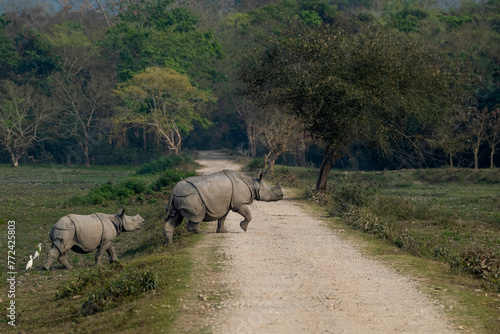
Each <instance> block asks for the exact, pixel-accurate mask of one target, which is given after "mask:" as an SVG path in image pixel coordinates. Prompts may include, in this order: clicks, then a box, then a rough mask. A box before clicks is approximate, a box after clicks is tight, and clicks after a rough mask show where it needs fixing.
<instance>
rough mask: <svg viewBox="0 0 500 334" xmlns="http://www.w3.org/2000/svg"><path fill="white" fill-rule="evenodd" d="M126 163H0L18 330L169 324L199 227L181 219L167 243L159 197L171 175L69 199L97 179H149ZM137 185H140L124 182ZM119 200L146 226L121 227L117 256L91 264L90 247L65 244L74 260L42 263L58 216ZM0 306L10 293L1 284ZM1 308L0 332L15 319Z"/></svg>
mask: <svg viewBox="0 0 500 334" xmlns="http://www.w3.org/2000/svg"><path fill="white" fill-rule="evenodd" d="M135 173H136V168H128V167H89V168H86V167H62V166H22V167H19V168H12V167H10V166H8V165H0V201H1V202H2V212H1V217H0V229H2V231H3V232H2V233H1V234H0V235H1V236H2V237H3V238H5V239H4V240H2V241H1V242H0V252H1V254H5V256H3V257H0V267H1V268H2V270H0V280H1V283H0V288H1V289H2V291H7V284H6V275H7V274H6V273H7V270H5V269H6V268H7V250H8V248H7V244H6V241H7V233H6V232H7V222H8V221H12V220H14V221H16V229H15V232H16V233H15V241H16V243H15V271H16V272H17V275H16V278H17V279H16V296H15V299H14V300H15V302H16V328H15V332H19V331H20V332H29V333H31V332H33V333H55V332H61V333H62V332H72V333H80V332H83V333H87V332H101V331H102V332H104V331H107V332H117V331H120V332H127V331H130V332H134V328H137V327H141V328H142V329H144V330H145V331H146V332H160V331H161V330H164V331H165V332H168V331H169V329H171V328H172V326H173V324H174V321H175V319H176V317H177V314H178V313H179V309H180V307H181V305H180V302H179V298H180V296H182V294H183V293H184V292H185V290H186V287H185V286H186V284H187V281H186V280H188V279H189V270H190V268H191V265H192V263H191V261H192V256H191V252H192V250H193V247H194V245H195V244H196V243H197V242H198V241H199V240H201V238H202V235H192V234H188V233H187V232H186V231H185V227H184V228H183V227H180V228H179V229H177V231H176V234H175V235H174V245H172V246H171V247H165V246H164V237H163V227H164V215H165V206H166V203H167V200H168V195H169V192H170V190H171V187H172V186H173V185H172V184H169V185H166V184H165V185H164V186H162V187H161V189H158V191H151V192H147V193H145V194H144V196H145V199H146V200H141V199H140V198H138V196H137V194H136V193H134V194H132V195H131V196H124V197H123V198H119V199H105V200H103V201H102V202H101V203H100V204H99V205H94V204H92V203H89V202H85V201H83V202H75V203H70V202H69V199H70V198H72V197H74V196H82V197H85V196H88V195H89V194H92V192H93V191H94V192H95V191H96V190H95V189H100V188H101V187H102V186H103V185H110V184H113V185H120V184H122V183H126V184H127V187H128V186H130V184H131V183H130V182H129V181H127V180H130V179H132V180H140V182H135V181H134V182H132V183H133V186H134V185H142V184H146V185H148V186H149V185H153V184H155V182H156V181H157V179H158V177H157V176H155V175H153V174H147V175H144V176H136V174H135ZM128 188H134V189H135V188H137V187H135V186H134V187H128ZM122 206H125V207H126V214H128V215H135V214H140V215H141V216H142V217H143V218H144V219H145V221H146V226H145V227H144V228H143V229H141V230H138V231H135V232H130V233H122V234H121V235H120V236H119V237H118V238H117V239H116V240H115V241H114V242H113V245H114V248H115V251H116V253H117V255H118V258H119V260H120V262H119V263H117V264H109V263H108V262H107V259H106V258H105V257H104V258H103V261H102V262H103V266H102V267H100V268H97V267H95V266H94V254H93V253H91V254H84V255H82V254H77V253H74V252H71V251H70V252H68V254H67V255H68V259H69V261H70V263H71V264H72V265H73V266H74V269H73V270H64V269H62V266H61V265H59V264H58V263H57V265H56V263H54V265H56V267H57V268H56V269H54V270H53V271H52V272H46V271H40V270H38V269H37V268H38V267H40V266H41V265H42V264H43V262H44V261H45V257H46V254H47V251H48V249H49V248H50V246H51V244H50V239H49V230H50V227H51V226H52V225H53V224H54V223H55V222H57V220H58V219H59V218H61V217H62V216H64V215H67V214H69V213H78V214H91V213H94V212H104V213H115V212H118V211H119V209H120V208H121V207H122ZM39 242H41V243H42V254H41V256H40V259H38V260H36V261H35V263H34V266H33V267H34V268H35V269H34V270H32V271H29V272H26V271H25V270H24V269H25V266H26V263H27V262H28V260H29V255H30V254H33V253H34V251H35V249H36V245H37V244H38V243H39ZM0 299H1V301H0V308H1V309H2V310H3V312H6V308H7V305H8V303H9V302H10V300H12V298H8V297H7V295H6V294H3V293H2V294H1V297H0ZM7 320H8V319H7V318H6V317H4V316H2V317H1V318H0V332H4V330H5V329H7V330H9V329H12V328H11V327H10V326H9V325H8V324H7Z"/></svg>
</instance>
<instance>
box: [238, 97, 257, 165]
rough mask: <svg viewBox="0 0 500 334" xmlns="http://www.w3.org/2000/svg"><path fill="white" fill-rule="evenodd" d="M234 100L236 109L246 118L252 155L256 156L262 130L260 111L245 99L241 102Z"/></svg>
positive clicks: (249, 147)
mask: <svg viewBox="0 0 500 334" xmlns="http://www.w3.org/2000/svg"><path fill="white" fill-rule="evenodd" d="M234 102H235V103H234V105H235V106H236V111H237V112H238V114H239V115H240V116H241V117H242V118H243V119H244V120H245V125H246V133H247V139H248V149H249V150H250V156H251V157H253V158H255V157H256V156H257V137H258V136H259V134H260V131H261V127H259V126H258V122H259V113H258V112H257V109H256V108H255V107H253V106H252V105H251V104H249V103H247V101H245V100H241V101H240V103H238V102H236V101H234Z"/></svg>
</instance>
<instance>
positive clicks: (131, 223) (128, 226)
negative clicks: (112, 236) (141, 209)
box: [118, 208, 145, 232]
mask: <svg viewBox="0 0 500 334" xmlns="http://www.w3.org/2000/svg"><path fill="white" fill-rule="evenodd" d="M118 215H119V216H120V217H121V218H122V221H123V230H124V231H126V232H132V231H135V230H138V229H140V228H141V227H143V226H144V224H145V221H144V218H142V217H141V216H140V215H135V216H125V208H123V209H121V210H120V212H119V213H118Z"/></svg>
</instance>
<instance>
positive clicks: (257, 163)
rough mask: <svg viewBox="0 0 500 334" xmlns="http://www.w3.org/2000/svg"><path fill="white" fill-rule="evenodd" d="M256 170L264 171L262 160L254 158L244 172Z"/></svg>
mask: <svg viewBox="0 0 500 334" xmlns="http://www.w3.org/2000/svg"><path fill="white" fill-rule="evenodd" d="M258 169H264V159H262V158H255V159H253V160H252V161H250V163H249V164H248V165H247V167H246V170H248V171H249V172H253V171H256V170H258Z"/></svg>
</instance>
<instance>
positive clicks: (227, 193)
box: [165, 170, 283, 245]
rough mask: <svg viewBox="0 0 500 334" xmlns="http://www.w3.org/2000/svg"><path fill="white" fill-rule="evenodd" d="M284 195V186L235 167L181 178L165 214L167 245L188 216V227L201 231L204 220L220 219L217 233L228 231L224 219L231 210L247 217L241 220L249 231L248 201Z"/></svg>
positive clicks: (196, 231)
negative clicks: (269, 184) (241, 171)
mask: <svg viewBox="0 0 500 334" xmlns="http://www.w3.org/2000/svg"><path fill="white" fill-rule="evenodd" d="M281 199H283V192H282V190H281V187H280V186H275V187H270V186H268V185H267V184H266V183H265V182H264V181H263V180H262V173H260V174H259V177H258V178H257V179H254V178H252V177H250V176H246V175H244V174H242V173H238V172H235V171H232V170H223V171H220V172H217V173H214V174H210V175H203V176H193V177H188V178H186V179H184V180H182V181H179V183H177V185H176V186H175V187H174V190H173V191H172V194H171V195H170V200H169V204H168V206H167V216H166V218H165V237H166V243H167V245H168V244H169V243H171V242H172V236H173V234H174V229H175V228H176V227H177V226H179V225H180V224H181V223H182V218H183V217H184V218H186V219H187V220H188V224H187V229H188V231H190V232H193V233H200V230H199V225H200V223H201V222H202V221H215V220H217V221H218V222H217V233H225V232H227V230H226V228H225V227H224V221H225V220H226V217H227V215H228V213H229V211H234V212H237V213H239V214H240V215H242V216H243V218H245V220H243V221H242V222H241V223H240V226H241V228H242V229H243V230H244V231H246V230H247V227H248V223H249V222H250V220H252V215H251V214H250V210H249V208H248V205H250V204H252V202H253V200H258V201H265V202H272V201H279V200H281Z"/></svg>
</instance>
